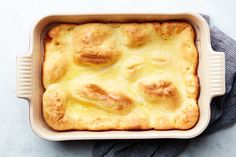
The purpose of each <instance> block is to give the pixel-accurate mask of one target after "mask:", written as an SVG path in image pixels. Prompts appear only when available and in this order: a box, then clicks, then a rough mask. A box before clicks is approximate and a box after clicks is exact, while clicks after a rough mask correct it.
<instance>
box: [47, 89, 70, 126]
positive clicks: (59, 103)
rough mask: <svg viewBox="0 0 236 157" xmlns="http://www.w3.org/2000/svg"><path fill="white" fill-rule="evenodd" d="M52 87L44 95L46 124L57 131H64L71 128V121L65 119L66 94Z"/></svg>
mask: <svg viewBox="0 0 236 157" xmlns="http://www.w3.org/2000/svg"><path fill="white" fill-rule="evenodd" d="M57 88H58V87H56V86H51V88H49V89H48V90H47V91H46V92H45V93H44V94H43V115H44V119H45V120H46V122H47V123H48V124H49V126H51V127H52V128H53V129H55V130H64V128H65V127H67V128H70V124H69V121H68V120H67V119H65V118H64V116H65V111H66V106H67V105H66V104H67V96H66V94H65V93H64V92H63V91H62V90H60V89H57Z"/></svg>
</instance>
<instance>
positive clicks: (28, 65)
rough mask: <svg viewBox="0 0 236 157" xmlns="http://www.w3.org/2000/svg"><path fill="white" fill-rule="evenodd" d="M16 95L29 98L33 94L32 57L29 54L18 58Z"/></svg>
mask: <svg viewBox="0 0 236 157" xmlns="http://www.w3.org/2000/svg"><path fill="white" fill-rule="evenodd" d="M16 96H17V97H19V98H22V99H27V100H30V99H31V96H32V57H31V55H29V54H25V55H20V56H17V59H16Z"/></svg>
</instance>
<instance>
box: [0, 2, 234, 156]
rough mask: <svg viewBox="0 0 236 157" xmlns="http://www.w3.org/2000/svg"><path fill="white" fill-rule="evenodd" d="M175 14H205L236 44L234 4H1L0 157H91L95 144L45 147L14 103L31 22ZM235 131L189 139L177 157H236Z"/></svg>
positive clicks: (22, 104)
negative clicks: (53, 16) (64, 15)
mask: <svg viewBox="0 0 236 157" xmlns="http://www.w3.org/2000/svg"><path fill="white" fill-rule="evenodd" d="M161 11H162V12H175V11H196V12H200V13H205V14H209V15H210V16H211V20H212V24H214V25H215V26H217V27H218V28H220V29H221V30H223V31H224V32H225V33H227V34H229V35H230V36H231V37H232V38H234V39H236V29H235V26H236V18H235V16H236V1H234V0H228V1H226V0H214V1H213V0H208V1H204V0H198V1H190V0H182V1H180V0H172V1H158V0H152V1H151V0H106V1H105V0H94V1H92V0H64V1H63V0H60V1H59V0H28V1H27V0H2V1H1V3H0V17H1V18H0V20H1V21H0V35H1V38H0V82H1V83H2V84H1V87H0V93H1V94H0V97H1V104H0V124H1V125H0V156H1V157H8V156H19V157H21V156H22V157H23V156H24V157H54V156H57V157H63V156H66V157H83V156H91V152H92V149H93V145H94V141H73V142H70V141H69V142H49V141H45V140H42V139H40V138H39V137H38V136H36V135H35V134H34V133H33V131H32V130H31V128H30V125H29V118H28V117H29V111H28V110H29V106H28V103H27V102H26V101H25V100H21V99H17V98H16V96H15V91H16V89H15V88H16V80H15V78H16V72H15V71H16V69H15V67H16V65H15V61H16V56H17V55H19V54H23V53H26V52H27V51H28V47H29V36H28V34H29V31H30V28H31V26H32V24H33V22H34V21H35V20H36V18H38V17H41V16H43V15H46V14H50V13H54V12H76V13H96V12H100V13H101V12H161ZM235 145H236V126H233V127H231V128H228V129H225V130H222V131H219V132H217V133H215V134H212V135H210V136H207V137H205V138H200V139H197V140H194V141H193V142H192V143H191V144H190V145H189V147H188V148H187V149H186V150H185V151H184V152H183V153H182V154H181V155H180V156H182V157H188V156H191V157H195V156H196V157H197V156H201V157H211V156H212V157H213V156H236V149H235Z"/></svg>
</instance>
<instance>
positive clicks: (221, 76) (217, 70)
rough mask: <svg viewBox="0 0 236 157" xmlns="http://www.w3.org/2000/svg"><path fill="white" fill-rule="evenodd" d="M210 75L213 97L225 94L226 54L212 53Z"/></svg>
mask: <svg viewBox="0 0 236 157" xmlns="http://www.w3.org/2000/svg"><path fill="white" fill-rule="evenodd" d="M209 73H210V77H209V82H210V94H211V96H212V97H215V96H219V95H223V94H225V54H224V53H223V52H215V51H212V53H210V65H209Z"/></svg>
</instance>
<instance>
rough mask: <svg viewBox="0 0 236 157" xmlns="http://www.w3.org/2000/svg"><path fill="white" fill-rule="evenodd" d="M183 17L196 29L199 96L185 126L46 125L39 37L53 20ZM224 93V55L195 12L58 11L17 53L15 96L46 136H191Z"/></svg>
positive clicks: (55, 138) (38, 131)
mask: <svg viewBox="0 0 236 157" xmlns="http://www.w3.org/2000/svg"><path fill="white" fill-rule="evenodd" d="M170 20H171V21H172V20H174V21H176V20H177V21H186V22H188V23H190V24H191V25H192V26H193V27H194V29H195V32H196V46H197V49H198V52H199V65H198V76H199V80H200V96H199V99H198V103H199V109H200V118H199V120H198V123H197V124H196V125H195V126H194V127H193V128H192V129H189V130H182V131H181V130H169V131H156V130H148V131H99V132H95V131H65V132H58V131H54V130H52V129H51V128H49V127H48V126H47V124H46V123H45V121H44V119H43V114H42V103H41V101H42V94H43V92H44V88H43V86H42V80H41V78H42V77H41V74H42V63H43V56H44V53H43V52H44V50H43V43H42V38H43V36H44V34H45V31H46V30H48V27H50V25H52V24H53V23H60V22H63V23H65V22H69V23H86V22H147V21H170ZM224 93H225V57H224V53H222V52H214V51H213V50H212V48H211V42H210V32H209V27H208V24H207V22H206V21H205V20H204V18H203V17H202V16H200V15H199V14H197V13H171V14H166V13H165V14H163V13H155V14H154V13H152V14H90V15H81V14H70V15H68V14H60V15H59V14H58V15H50V16H46V17H43V18H42V19H40V20H38V22H37V23H36V24H35V26H34V27H33V29H32V32H31V35H30V49H29V52H28V53H27V54H24V55H21V56H18V57H17V96H18V97H19V98H24V99H27V100H28V101H29V108H30V123H31V127H32V129H33V130H34V132H35V133H36V134H37V135H38V136H40V137H42V138H44V139H47V140H52V141H62V140H82V139H83V140H85V139H86V140H88V139H154V138H155V139H158V138H193V137H195V136H197V135H199V134H200V133H202V132H203V131H204V129H205V128H206V127H207V125H208V123H209V120H210V102H211V99H212V98H213V97H215V96H218V95H223V94H224Z"/></svg>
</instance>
